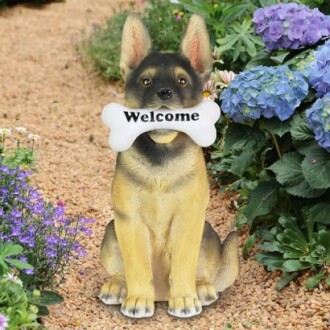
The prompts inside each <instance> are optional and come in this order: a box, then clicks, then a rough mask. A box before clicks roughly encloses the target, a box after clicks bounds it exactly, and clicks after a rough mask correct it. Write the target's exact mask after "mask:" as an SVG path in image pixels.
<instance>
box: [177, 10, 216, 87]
mask: <svg viewBox="0 0 330 330" xmlns="http://www.w3.org/2000/svg"><path fill="white" fill-rule="evenodd" d="M180 52H181V54H182V55H184V56H186V57H187V58H188V59H189V61H190V63H191V65H192V67H193V68H194V70H195V71H196V72H197V73H198V74H199V75H200V77H201V79H202V82H203V83H205V82H207V81H208V79H209V78H210V74H211V70H212V63H213V59H212V51H211V44H210V38H209V34H208V32H207V28H206V24H205V21H204V19H203V17H202V16H200V15H196V14H194V15H192V16H191V18H190V19H189V22H188V25H187V30H186V33H185V35H184V37H183V39H182V41H181V46H180Z"/></svg>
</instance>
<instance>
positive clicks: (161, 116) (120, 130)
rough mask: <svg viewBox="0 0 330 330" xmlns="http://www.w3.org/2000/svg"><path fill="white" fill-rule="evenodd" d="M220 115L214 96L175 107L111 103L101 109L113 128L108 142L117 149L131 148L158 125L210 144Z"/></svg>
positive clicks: (214, 136) (105, 120)
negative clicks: (189, 106) (211, 98)
mask: <svg viewBox="0 0 330 330" xmlns="http://www.w3.org/2000/svg"><path fill="white" fill-rule="evenodd" d="M219 117H220V108H219V106H218V105H217V104H216V103H215V102H213V101H211V100H204V101H202V102H201V103H199V104H198V105H197V106H195V107H193V108H184V109H175V110H171V109H157V110H152V109H130V108H127V107H125V106H123V105H120V104H117V103H110V104H108V105H106V106H105V107H104V109H103V112H102V120H103V122H104V123H105V124H106V126H108V127H109V128H110V136H109V144H110V146H111V148H112V149H113V150H115V151H118V152H122V151H125V150H127V149H129V148H130V147H131V146H132V144H133V143H134V141H135V139H136V138H137V137H138V136H139V135H141V134H142V133H145V132H149V131H153V130H158V129H166V130H173V131H179V132H183V133H185V134H187V135H188V136H190V138H191V139H192V140H193V141H194V142H195V143H196V144H198V145H200V146H201V147H208V146H210V145H211V144H212V143H213V142H214V141H215V139H216V136H217V131H216V128H215V126H214V125H215V123H216V122H217V120H218V119H219Z"/></svg>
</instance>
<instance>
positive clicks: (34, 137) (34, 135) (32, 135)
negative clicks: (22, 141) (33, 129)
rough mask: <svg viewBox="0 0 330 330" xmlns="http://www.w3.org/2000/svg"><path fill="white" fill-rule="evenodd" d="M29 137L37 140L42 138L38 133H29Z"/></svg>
mask: <svg viewBox="0 0 330 330" xmlns="http://www.w3.org/2000/svg"><path fill="white" fill-rule="evenodd" d="M28 138H29V139H30V140H33V141H37V140H38V139H39V138H40V136H39V135H37V134H29V135H28Z"/></svg>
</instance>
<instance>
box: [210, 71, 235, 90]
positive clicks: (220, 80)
mask: <svg viewBox="0 0 330 330" xmlns="http://www.w3.org/2000/svg"><path fill="white" fill-rule="evenodd" d="M234 78H235V73H234V72H233V71H227V70H223V71H222V70H215V71H214V72H212V74H211V81H212V82H213V84H214V85H215V86H216V87H218V88H226V87H228V86H229V85H230V83H231V82H232V81H233V80H234Z"/></svg>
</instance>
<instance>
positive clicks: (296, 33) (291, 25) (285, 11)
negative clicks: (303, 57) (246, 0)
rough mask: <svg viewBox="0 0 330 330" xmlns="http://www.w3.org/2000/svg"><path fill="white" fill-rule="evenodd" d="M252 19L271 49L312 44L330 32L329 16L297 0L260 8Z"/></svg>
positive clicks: (293, 47)
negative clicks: (299, 3) (300, 3)
mask: <svg viewBox="0 0 330 330" xmlns="http://www.w3.org/2000/svg"><path fill="white" fill-rule="evenodd" d="M252 21H253V23H254V24H255V32H256V33H257V34H259V35H261V36H262V38H263V41H264V44H265V46H266V47H267V48H268V49H270V50H277V49H297V48H300V47H303V46H311V45H314V44H316V43H317V42H318V41H319V40H320V39H322V38H323V37H327V36H329V35H330V16H326V15H324V14H323V13H321V12H320V11H319V10H318V9H317V8H314V9H310V8H309V7H307V6H303V5H298V4H297V3H278V4H276V5H272V6H269V7H265V8H259V9H257V10H256V11H255V12H254V15H253V20H252Z"/></svg>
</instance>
